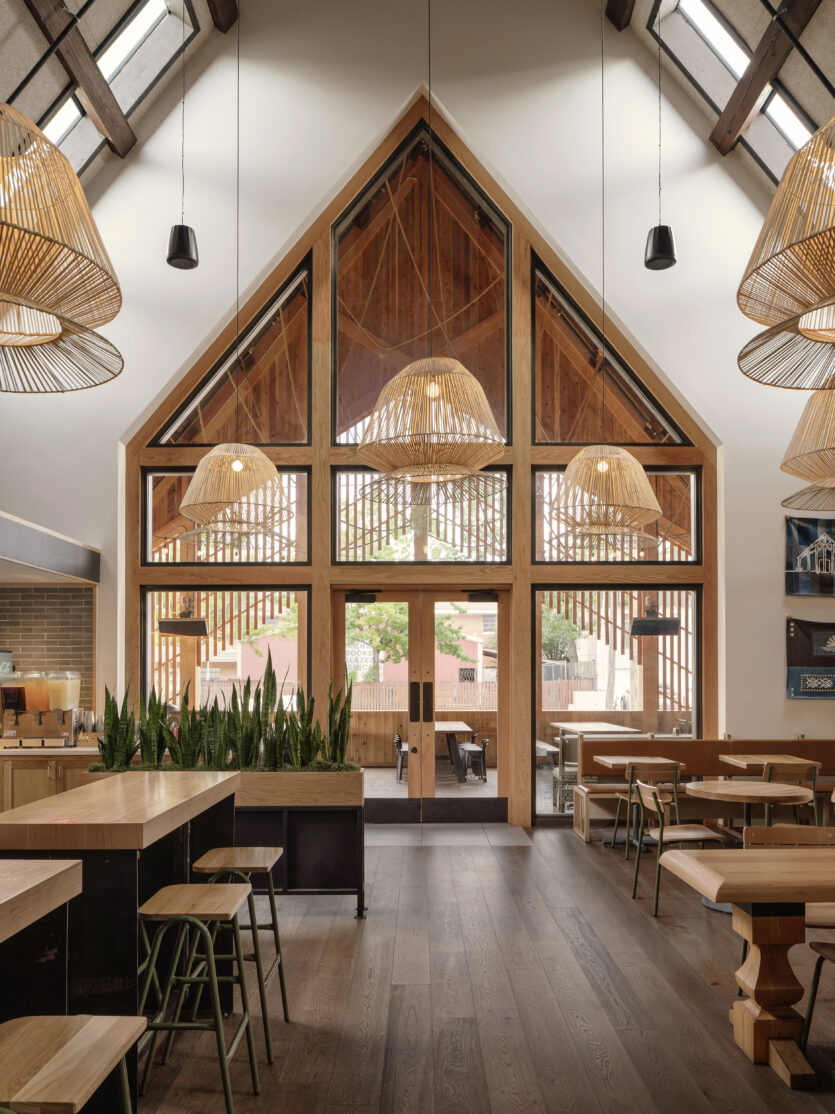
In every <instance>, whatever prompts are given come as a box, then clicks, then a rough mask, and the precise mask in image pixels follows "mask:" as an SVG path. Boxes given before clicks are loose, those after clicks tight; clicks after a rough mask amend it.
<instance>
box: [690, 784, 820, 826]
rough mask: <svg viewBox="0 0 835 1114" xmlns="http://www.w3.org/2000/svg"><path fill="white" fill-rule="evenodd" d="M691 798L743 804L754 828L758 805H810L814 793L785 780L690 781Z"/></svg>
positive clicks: (745, 819) (749, 822) (747, 823)
mask: <svg viewBox="0 0 835 1114" xmlns="http://www.w3.org/2000/svg"><path fill="white" fill-rule="evenodd" d="M684 789H685V792H686V793H687V795H688V796H690V797H704V798H706V799H707V800H709V801H733V802H736V803H737V804H742V806H743V813H744V823H745V827H746V828H750V826H751V820H752V813H753V808H754V805H756V804H762V805H763V806H765V805H807V804H808V803H809V802H810V801H811V799H812V790H811V789H807V788H806V787H805V786H803V785H789V784H787V783H786V782H782V781H742V780H732V781H715V780H704V781H688V782H687V784H686V785H685V786H684Z"/></svg>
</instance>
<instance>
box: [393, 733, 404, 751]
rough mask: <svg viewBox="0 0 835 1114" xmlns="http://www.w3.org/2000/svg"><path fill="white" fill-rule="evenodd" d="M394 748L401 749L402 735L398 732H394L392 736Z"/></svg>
mask: <svg viewBox="0 0 835 1114" xmlns="http://www.w3.org/2000/svg"><path fill="white" fill-rule="evenodd" d="M394 749H395V750H402V749H403V737H402V735H400V734H395V736H394Z"/></svg>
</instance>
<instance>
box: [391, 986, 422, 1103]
mask: <svg viewBox="0 0 835 1114" xmlns="http://www.w3.org/2000/svg"><path fill="white" fill-rule="evenodd" d="M433 1055H434V1050H433V1033H432V1006H431V1002H430V992H429V987H428V986H421V985H412V984H404V985H397V986H392V988H391V999H390V1004H389V1017H388V1030H387V1034H386V1057H385V1066H384V1070H383V1092H382V1097H381V1100H380V1111H381V1114H433V1111H434V1109H435V1085H434V1071H433Z"/></svg>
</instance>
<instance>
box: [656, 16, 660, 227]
mask: <svg viewBox="0 0 835 1114" xmlns="http://www.w3.org/2000/svg"><path fill="white" fill-rule="evenodd" d="M657 42H658V224H659V225H660V224H661V9H660V8H659V9H658V37H657Z"/></svg>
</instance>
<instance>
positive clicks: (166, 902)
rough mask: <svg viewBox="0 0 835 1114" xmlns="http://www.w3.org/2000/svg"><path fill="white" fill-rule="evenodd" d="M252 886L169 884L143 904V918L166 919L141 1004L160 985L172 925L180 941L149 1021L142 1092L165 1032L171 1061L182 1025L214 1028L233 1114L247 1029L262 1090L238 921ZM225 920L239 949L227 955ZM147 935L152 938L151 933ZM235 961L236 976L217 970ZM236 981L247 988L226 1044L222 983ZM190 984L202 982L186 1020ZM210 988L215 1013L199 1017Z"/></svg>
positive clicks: (253, 1066)
mask: <svg viewBox="0 0 835 1114" xmlns="http://www.w3.org/2000/svg"><path fill="white" fill-rule="evenodd" d="M251 892H252V888H251V886H248V885H242V884H227V885H223V886H204V885H201V884H197V885H181V886H165V887H163V889H161V890H158V891H157V892H156V893H155V894H154V896H153V897H152V898H150V900H148V901H146V902H145V904H144V905H142V906H141V907H140V909H139V919H140V922H148V921H161V922H162V923H161V924H160V927H159V928H158V929H157V932H156V935H155V936H154V941H153V944H152V946H151V951H150V954H149V956H148V958H147V961H146V962H145V963H144V969H145V978H144V981H143V984H142V993H141V995H140V999H139V1009H140V1012H142V1011H143V1010H144V1009H145V1003H146V1002H147V1000H148V994H149V992H150V989H151V987H152V986H154V985H155V978H156V965H157V960H158V958H159V953H160V948H161V946H162V943H163V940H164V939H165V937H166V936H167V934H168V933H169V932H170V931H171V929H176V941H175V944H174V949H173V951H172V954H171V959H170V962H169V964H168V971H167V974H166V976H165V980H164V981H163V983H162V985H161V988H160V989H161V996H160V1001H159V1003H158V1007H157V1012H156V1013H155V1014H154V1015H153V1016H152V1017H151V1019H150V1020H149V1021H148V1034H147V1035H148V1037H149V1043H150V1048H149V1050H148V1058H147V1060H146V1061H145V1071H144V1073H143V1076H142V1086H141V1087H140V1092H139V1093H140V1094H143V1095H144V1094H145V1092H146V1090H147V1089H148V1082H149V1080H150V1077H151V1070H152V1068H153V1065H154V1056H155V1053H156V1049H157V1042H158V1040H159V1034H160V1033H161V1032H167V1033H168V1040H167V1042H166V1047H165V1054H164V1056H163V1063H167V1061H168V1057H169V1055H170V1053H171V1045H172V1042H173V1040H174V1036H175V1034H176V1033H178V1032H181V1031H182V1030H194V1029H210V1030H212V1031H213V1032H214V1034H215V1038H216V1040H217V1053H218V1061H219V1063H220V1074H221V1079H222V1081H223V1094H224V1098H225V1099H226V1110H227V1114H234V1105H233V1102H232V1085H231V1082H230V1079H229V1063H230V1062H231V1060H232V1057H233V1056H234V1055H235V1051H236V1049H237V1047H238V1044H239V1043H240V1040H241V1037H242V1036H243V1035H244V1033H246V1041H247V1046H248V1049H249V1067H250V1073H251V1075H252V1089H253V1092H254V1093H255V1094H256V1095H257V1094H258V1093H259V1091H260V1086H259V1083H258V1064H257V1063H256V1060H255V1040H254V1038H253V1033H252V1019H251V1017H250V1013H249V998H248V995H247V990H246V977H245V971H244V953H243V946H242V944H241V930H240V926H239V924H238V913H239V912H240V910H241V909H242V907H243V905H244V904H245V902H246V901H247V898H248V897H249V895H250V893H251ZM221 925H229V926H230V927H231V929H232V935H233V939H234V952H233V953H232V954H231V955H227V954H224V955H221V954H220V953H218V952H216V951H215V941H216V939H217V934H218V930H219V929H220V927H221ZM189 935H191V940H190V943H189V946H188V958H187V960H186V963H185V968H184V970H185V974H182V975H178V974H177V970H178V968H179V965H180V959H181V956H182V954H183V949H184V947H185V946H186V940H187V938H188V937H189ZM146 938H147V937H146ZM219 959H221V960H231V961H232V962H233V963H234V968H233V973H232V974H231V975H219V974H218V973H217V960H219ZM230 982H231V983H233V984H236V985H237V986H239V987H240V990H241V1011H242V1017H241V1021H240V1024H239V1025H238V1027H237V1029H236V1030H235V1034H234V1036H233V1037H232V1040H231V1041H230V1043H229V1046H228V1047H227V1045H226V1040H225V1037H224V1034H223V1013H222V1010H221V1006H220V995H219V993H218V986H219V984H220V983H230ZM190 987H196V988H197V989H196V993H195V994H194V1002H193V1005H192V1011H191V1019H190V1020H189V1021H181V1020H180V1014H181V1012H182V1008H183V1005H184V1004H185V996H186V992H187V991H188V989H189V988H190ZM204 987H208V990H209V997H210V999H211V1009H212V1016H211V1018H209V1019H206V1020H198V1018H197V1012H198V1010H199V1008H200V1001H201V998H202V995H203V989H204ZM175 990H176V991H179V994H178V998H177V1004H176V1007H175V1010H174V1014H173V1017H171V1018H170V1019H166V1013H167V1011H168V1005H169V1002H170V1000H171V995H172V993H173V992H174V991H175Z"/></svg>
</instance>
